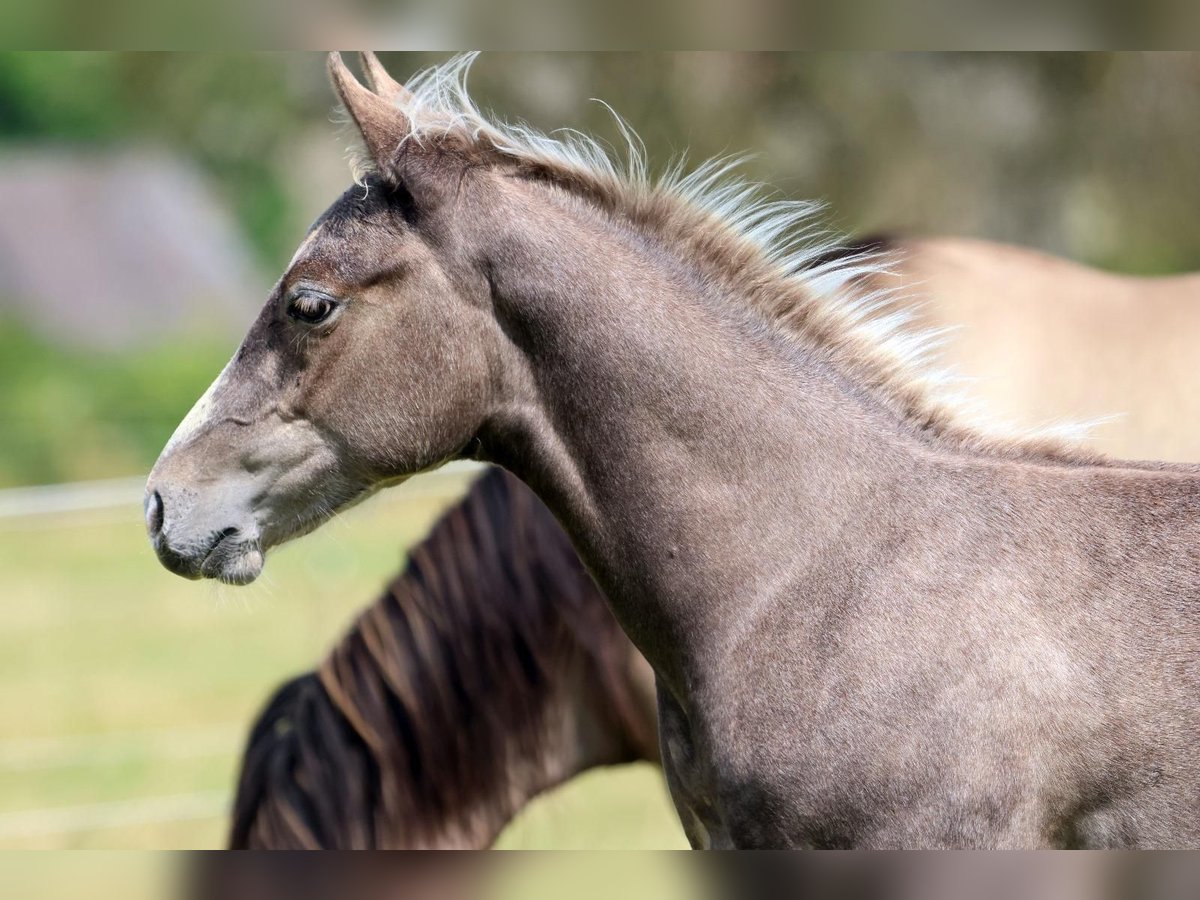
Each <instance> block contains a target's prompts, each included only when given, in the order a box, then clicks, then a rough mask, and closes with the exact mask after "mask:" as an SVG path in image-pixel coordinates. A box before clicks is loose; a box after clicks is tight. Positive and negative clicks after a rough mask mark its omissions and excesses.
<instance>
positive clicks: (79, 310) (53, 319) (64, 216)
mask: <svg viewBox="0 0 1200 900" xmlns="http://www.w3.org/2000/svg"><path fill="white" fill-rule="evenodd" d="M262 288H263V280H262V278H261V276H260V275H259V274H258V273H257V272H256V271H255V267H254V263H253V261H252V259H251V257H250V253H249V250H248V249H247V248H246V247H245V246H244V244H243V243H242V241H241V239H240V237H239V235H238V231H237V227H236V225H235V223H234V220H233V218H232V216H231V215H230V214H229V213H228V212H227V211H226V209H225V208H224V207H223V206H222V204H221V203H220V202H219V200H218V198H217V197H216V196H215V195H214V193H213V192H212V190H211V189H210V188H209V186H208V185H207V184H206V183H205V181H204V179H203V178H202V177H201V175H200V173H199V172H197V171H196V170H195V169H194V168H193V167H192V166H190V165H189V164H188V163H187V162H186V161H184V160H182V159H179V158H177V157H174V156H171V155H169V154H167V153H164V152H160V151H156V150H148V149H126V150H120V151H115V152H108V153H101V154H96V153H82V152H73V151H67V150H60V149H56V148H49V149H43V148H39V149H25V150H22V151H17V152H12V151H10V152H6V153H5V154H4V155H3V156H0V312H11V313H15V314H16V315H17V316H18V317H20V318H21V319H24V320H26V321H28V322H29V323H30V324H32V325H33V326H35V327H37V328H38V329H39V330H41V331H44V332H46V333H47V334H49V335H50V336H52V337H57V338H59V339H61V340H63V341H65V342H70V343H76V344H87V345H91V346H99V347H123V346H129V345H132V344H137V343H144V342H146V341H147V340H149V339H151V338H153V337H156V336H160V335H163V334H166V333H171V332H179V331H181V330H182V329H185V328H189V327H198V328H201V329H203V330H204V331H205V332H206V333H216V334H221V333H224V332H232V333H238V334H240V333H241V332H243V331H245V329H246V327H247V325H248V324H249V322H250V320H251V319H252V317H253V312H254V310H255V309H256V308H257V306H258V305H259V303H261V295H262Z"/></svg>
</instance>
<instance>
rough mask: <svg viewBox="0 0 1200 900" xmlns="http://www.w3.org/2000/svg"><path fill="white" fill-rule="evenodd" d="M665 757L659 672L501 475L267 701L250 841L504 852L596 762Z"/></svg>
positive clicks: (245, 777) (243, 788)
mask: <svg viewBox="0 0 1200 900" xmlns="http://www.w3.org/2000/svg"><path fill="white" fill-rule="evenodd" d="M638 759H644V760H651V761H654V762H657V761H658V733H657V727H656V723H655V717H654V693H653V683H652V677H651V675H650V671H649V668H648V667H647V666H646V663H645V661H644V660H643V659H642V658H641V657H640V656H639V655H638V653H637V651H636V650H634V648H633V647H632V645H631V644H630V643H629V641H628V639H627V638H626V637H625V635H624V634H622V633H621V630H620V629H619V628H618V627H617V624H616V623H615V622H614V621H613V618H612V615H611V614H610V613H609V612H608V609H607V608H606V607H605V605H604V599H603V598H602V597H601V596H600V592H599V591H598V590H597V589H596V587H595V585H594V584H593V582H592V580H591V579H590V578H589V577H588V575H587V573H586V572H585V571H584V569H583V566H582V565H581V564H580V562H579V558H578V557H577V556H576V554H575V551H574V549H573V548H572V547H571V543H570V541H569V540H568V538H567V536H566V535H565V534H564V533H563V531H562V529H561V528H560V527H559V526H558V523H557V522H555V521H554V517H553V516H551V515H550V513H549V511H548V510H547V509H546V508H545V507H544V506H542V504H541V503H540V502H539V501H538V499H537V498H536V497H534V496H533V494H532V493H531V492H530V490H529V489H528V488H526V487H525V486H524V485H522V484H521V483H520V482H519V481H517V479H515V478H513V477H512V476H511V475H509V474H507V473H505V472H503V471H501V470H492V471H490V472H488V473H487V474H486V475H484V476H483V477H482V478H481V479H479V481H477V482H476V483H475V484H474V485H473V486H472V488H471V490H470V492H469V493H468V494H467V496H466V497H465V498H464V499H463V501H462V502H461V503H460V504H459V505H458V506H456V507H454V508H453V509H452V510H450V512H448V513H447V514H446V515H445V516H444V517H443V518H442V519H441V520H440V521H439V522H438V524H437V525H435V526H434V528H433V531H432V532H431V533H430V535H429V537H428V538H426V539H425V540H424V541H423V542H422V543H421V544H420V545H418V546H417V547H416V548H415V549H414V550H413V552H412V555H411V557H410V561H409V564H408V566H407V568H406V569H405V571H404V572H403V574H401V575H400V576H399V577H398V578H396V580H395V581H394V582H392V584H391V586H390V587H389V588H388V590H387V591H386V592H385V593H384V595H383V596H382V597H380V598H379V600H377V601H376V602H375V604H374V606H372V607H371V608H370V609H368V610H367V611H366V612H365V613H363V615H362V616H361V617H360V618H359V620H358V622H357V623H356V624H355V625H354V627H353V628H352V629H351V631H350V633H349V634H347V635H346V637H345V638H343V639H342V641H341V642H340V643H339V644H338V645H337V646H336V647H335V648H334V649H333V651H332V652H331V653H330V655H329V657H328V658H327V659H326V660H325V662H324V663H323V664H322V666H321V668H320V670H319V671H318V672H315V673H309V674H307V675H301V676H300V677H299V678H296V679H294V680H292V681H290V682H289V683H287V684H286V685H284V686H283V687H282V688H281V689H280V690H279V691H278V693H276V695H275V696H274V697H273V698H272V699H271V700H270V702H269V703H268V704H267V707H266V709H265V710H264V711H263V713H262V714H261V715H260V717H259V719H258V721H257V722H256V723H255V725H254V728H253V730H252V732H251V735H250V741H249V746H248V747H247V748H246V753H245V757H244V759H243V762H242V773H241V777H240V779H239V785H238V791H237V798H236V800H235V801H234V812H233V829H232V834H231V837H230V842H229V843H230V847H231V848H232V849H235V850H237V849H276V850H278V849H408V848H417V847H444V848H455V847H471V848H480V847H487V846H489V845H490V844H491V843H492V842H493V841H494V840H495V838H496V836H497V835H498V834H499V833H500V831H501V829H503V828H504V826H505V825H507V824H508V822H509V821H510V820H511V819H512V817H513V815H514V814H515V813H517V812H518V811H519V810H520V809H521V808H522V807H523V806H524V805H525V803H527V802H528V801H529V800H531V799H532V798H533V797H534V796H536V795H537V794H539V793H541V792H542V791H544V790H547V789H548V788H551V787H554V786H555V785H558V784H561V783H562V782H564V781H566V780H567V779H568V778H570V777H572V776H573V775H576V774H578V773H580V772H582V771H584V770H585V769H588V768H591V767H593V766H600V765H609V764H615V763H622V762H631V761H634V760H638Z"/></svg>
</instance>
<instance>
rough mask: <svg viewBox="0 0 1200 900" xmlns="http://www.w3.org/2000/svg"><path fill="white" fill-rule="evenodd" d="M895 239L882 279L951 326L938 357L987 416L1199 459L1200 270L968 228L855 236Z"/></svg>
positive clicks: (932, 318) (1114, 448) (881, 243)
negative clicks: (1091, 257) (1147, 266)
mask: <svg viewBox="0 0 1200 900" xmlns="http://www.w3.org/2000/svg"><path fill="white" fill-rule="evenodd" d="M859 246H860V247H863V248H866V249H872V250H876V251H878V250H886V251H895V256H894V262H893V263H892V265H891V266H890V268H891V274H877V275H875V276H872V278H871V280H870V282H871V283H870V289H872V290H873V289H876V288H881V287H882V288H890V289H894V290H896V291H897V292H898V293H899V294H901V295H902V296H904V297H905V298H906V299H907V300H909V301H911V302H913V303H915V304H917V306H916V309H917V311H918V312H917V315H918V318H917V322H918V324H920V325H923V326H929V327H933V328H949V329H952V330H953V333H952V334H950V335H949V339H948V340H947V341H946V343H945V358H946V360H947V362H948V363H950V365H951V366H952V367H953V368H954V369H956V370H957V371H959V372H961V373H962V374H964V375H966V376H968V377H969V379H970V384H969V385H968V387H967V389H966V390H967V393H968V394H970V395H971V397H972V398H973V399H974V400H977V401H978V402H979V403H980V404H981V407H982V408H983V409H984V410H985V411H986V412H987V413H988V414H989V415H994V416H996V417H998V418H1000V419H1003V420H1007V421H1010V422H1012V423H1013V424H1015V425H1017V426H1019V427H1024V428H1032V427H1037V426H1040V425H1044V424H1045V423H1047V422H1053V421H1095V420H1100V419H1105V418H1106V417H1109V416H1112V417H1113V418H1112V419H1111V421H1107V422H1104V424H1103V425H1101V426H1099V427H1097V428H1096V429H1094V431H1093V432H1092V434H1090V435H1089V441H1090V443H1092V444H1093V445H1094V446H1096V447H1097V448H1098V449H1100V450H1102V451H1104V452H1106V453H1111V454H1113V455H1116V456H1121V457H1126V458H1132V459H1151V458H1154V459H1164V460H1175V461H1196V460H1200V364H1198V362H1197V359H1198V350H1197V348H1200V273H1191V274H1186V275H1175V276H1170V277H1159V278H1139V277H1133V276H1127V275H1117V274H1113V273H1110V272H1103V271H1100V270H1097V269H1093V268H1090V267H1088V266H1084V265H1080V264H1079V263H1075V262H1071V261H1070V260H1066V259H1062V258H1060V257H1055V256H1050V255H1048V254H1045V253H1041V252H1038V251H1036V250H1031V249H1027V248H1024V247H1015V246H1011V245H1007V244H1001V243H995V242H991V241H982V240H974V239H968V238H955V237H936V238H900V239H896V240H887V239H875V240H866V241H863V242H862V243H861V244H860V245H859Z"/></svg>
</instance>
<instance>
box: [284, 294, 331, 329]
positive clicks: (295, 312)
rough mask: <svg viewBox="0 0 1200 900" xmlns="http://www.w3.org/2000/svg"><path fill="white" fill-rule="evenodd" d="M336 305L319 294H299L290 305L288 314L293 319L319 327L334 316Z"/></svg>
mask: <svg viewBox="0 0 1200 900" xmlns="http://www.w3.org/2000/svg"><path fill="white" fill-rule="evenodd" d="M335 308H336V307H335V304H334V302H333V301H332V300H330V299H329V298H328V297H322V296H320V295H318V294H297V295H296V296H295V297H293V298H292V299H291V301H290V302H289V303H288V307H287V313H288V315H289V316H291V317H292V318H293V319H296V320H297V321H300V322H307V323H308V324H309V325H319V324H320V323H322V322H324V321H325V320H326V319H328V318H329V317H330V316H331V315H333V311H334V309H335Z"/></svg>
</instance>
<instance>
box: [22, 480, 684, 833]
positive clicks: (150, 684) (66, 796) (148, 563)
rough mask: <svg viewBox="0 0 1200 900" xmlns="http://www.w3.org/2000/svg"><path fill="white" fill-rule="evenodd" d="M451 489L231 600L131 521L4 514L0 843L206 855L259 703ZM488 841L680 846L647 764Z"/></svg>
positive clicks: (319, 549)
mask: <svg viewBox="0 0 1200 900" xmlns="http://www.w3.org/2000/svg"><path fill="white" fill-rule="evenodd" d="M444 477H446V478H449V476H444ZM445 483H446V482H443V484H445ZM463 484H465V480H462V479H459V480H458V482H452V483H450V485H449V487H448V488H447V490H445V491H442V492H441V494H440V495H437V496H431V495H430V494H429V493H424V494H422V492H421V490H420V485H418V484H414V485H412V486H411V488H412V490H410V488H409V487H406V488H402V489H400V490H398V491H393V492H390V494H388V495H385V496H384V497H382V498H379V499H377V500H375V501H372V502H371V503H368V504H366V505H364V506H363V507H362V508H360V509H358V510H355V511H353V512H351V513H350V514H348V515H346V516H344V517H342V518H341V519H340V520H338V521H335V522H333V523H331V524H329V525H327V526H326V527H325V528H324V529H322V530H321V531H319V532H317V533H316V534H314V535H311V536H309V537H307V538H305V539H303V540H302V541H299V542H297V543H296V544H293V545H289V546H288V547H285V548H283V549H281V550H280V551H278V552H276V553H274V554H273V555H272V558H271V560H270V563H269V564H268V566H267V570H266V572H265V574H264V576H263V578H262V579H260V581H259V582H258V583H256V584H255V585H253V586H251V587H249V588H245V589H234V588H228V587H222V586H219V585H214V584H212V583H208V582H203V583H195V582H187V581H184V580H182V579H180V578H176V577H174V576H172V575H169V574H168V573H167V572H165V571H164V570H162V569H161V567H160V566H159V565H158V563H157V561H156V560H155V559H154V557H153V554H152V553H151V551H150V549H149V547H148V546H147V543H146V540H145V536H144V532H143V527H142V523H141V520H140V515H139V514H138V512H137V510H134V509H131V510H129V511H127V512H122V513H120V514H113V513H105V514H100V513H97V514H92V515H86V516H79V517H75V518H72V519H62V518H53V519H44V520H35V519H25V520H20V521H17V520H0V622H2V623H3V625H2V627H0V847H4V848H42V847H46V848H113V849H121V848H200V847H215V846H219V845H220V844H221V841H222V839H223V836H224V832H225V821H224V818H223V816H222V814H221V809H222V807H223V804H222V802H221V800H222V794H223V793H224V792H227V791H229V790H230V789H231V787H232V784H233V777H234V773H235V769H236V764H237V758H238V754H239V753H240V749H241V746H240V745H241V741H242V737H243V734H244V731H245V729H246V728H247V727H248V725H249V723H250V721H251V718H252V717H253V715H254V714H255V713H256V711H257V710H258V708H259V706H260V705H261V704H262V702H263V701H264V700H265V699H266V696H267V694H268V693H269V692H270V691H271V690H272V689H273V688H274V687H275V686H276V685H277V684H278V683H279V682H280V681H281V680H282V679H284V678H285V677H287V676H289V675H292V674H294V673H296V672H299V671H301V670H304V669H307V668H310V667H311V666H312V665H313V664H314V663H315V662H316V661H317V660H318V659H319V658H320V657H321V655H322V654H323V652H324V651H325V649H326V647H327V646H328V645H329V644H330V643H331V642H332V641H334V640H335V639H336V638H337V636H338V635H339V634H340V633H341V632H342V630H343V629H344V628H345V627H346V626H347V624H348V623H349V621H350V619H351V617H352V616H353V614H354V613H355V612H356V611H357V610H358V609H359V608H360V607H361V606H363V605H365V604H366V603H368V602H370V601H371V600H373V599H374V597H375V594H376V592H377V590H378V589H379V587H380V586H381V585H382V584H383V583H384V582H385V581H386V580H387V579H388V578H389V577H390V576H391V575H392V574H393V573H394V572H395V571H396V569H397V568H398V567H399V565H400V564H401V562H402V559H403V549H404V548H405V547H407V546H409V545H411V544H412V543H413V542H415V541H417V540H419V539H420V538H421V537H422V536H423V535H424V534H425V532H426V530H427V529H428V527H429V525H430V524H431V523H432V521H433V520H434V519H435V518H436V516H437V515H438V514H439V513H440V512H441V510H442V509H443V508H444V507H445V506H446V505H447V504H448V503H450V502H452V501H453V499H454V497H455V491H457V490H460V489H461V487H462V485H463ZM164 797H168V798H171V797H174V798H179V797H182V798H183V799H178V800H171V801H169V802H168V803H167V808H166V810H165V811H163V812H162V813H161V818H162V821H153V822H142V823H131V824H126V825H123V826H121V827H97V826H95V825H89V817H92V816H95V815H97V814H103V813H104V810H106V809H110V808H109V807H106V806H104V805H105V804H112V803H125V802H127V801H132V802H133V803H134V804H135V806H134V807H131V808H132V809H133V813H131V814H133V815H137V814H138V810H139V809H142V808H143V806H144V804H146V803H147V801H149V803H150V804H151V805H154V804H156V803H160V802H161V798H164ZM174 807H178V809H176V810H175V811H174V812H172V809H173V808H174ZM97 810H99V811H100V812H99V813H97ZM501 845H502V846H505V847H542V848H554V847H580V848H620V847H630V848H632V847H678V846H682V837H681V835H680V832H679V829H678V826H677V824H676V823H675V819H674V816H673V814H672V812H671V810H670V806H669V802H668V800H667V797H666V793H665V790H664V788H663V786H662V781H661V777H660V775H659V773H658V772H657V770H655V769H653V768H652V767H650V766H633V767H623V768H619V769H612V770H606V771H602V772H595V773H591V774H589V775H587V776H585V777H583V778H580V779H578V780H576V781H575V782H573V783H571V784H569V785H567V786H566V787H565V788H563V789H561V790H559V791H556V792H554V793H553V794H551V795H548V796H546V797H543V798H540V799H539V800H538V801H536V802H535V803H534V804H533V805H532V806H531V808H530V809H529V810H528V812H527V813H526V814H525V815H523V816H522V817H521V818H520V819H519V820H518V821H517V822H515V823H514V824H513V826H512V827H511V828H510V829H509V831H508V832H507V833H506V834H505V835H504V836H503V837H502V840H501Z"/></svg>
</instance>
